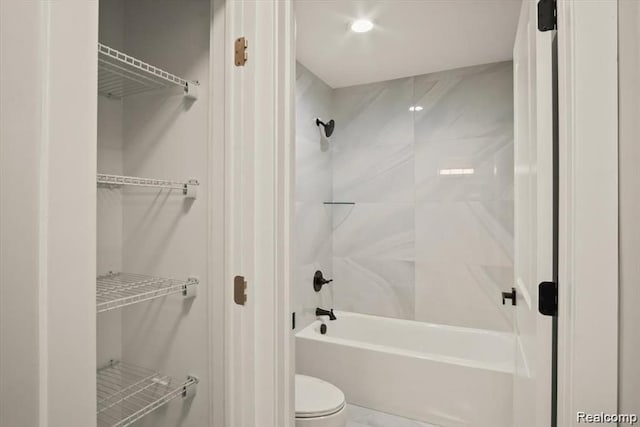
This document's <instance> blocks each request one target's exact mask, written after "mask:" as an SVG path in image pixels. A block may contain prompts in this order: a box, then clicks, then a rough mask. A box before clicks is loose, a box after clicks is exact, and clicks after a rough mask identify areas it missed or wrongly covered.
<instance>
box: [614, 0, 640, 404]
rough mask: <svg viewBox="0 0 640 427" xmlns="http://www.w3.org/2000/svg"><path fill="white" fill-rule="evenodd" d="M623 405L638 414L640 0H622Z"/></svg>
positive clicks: (621, 237) (620, 396)
mask: <svg viewBox="0 0 640 427" xmlns="http://www.w3.org/2000/svg"><path fill="white" fill-rule="evenodd" d="M618 5H619V8H618V12H619V13H618V18H619V47H618V49H619V61H620V62H619V85H620V91H619V96H620V98H619V105H620V112H619V114H620V128H619V131H620V144H619V155H620V164H619V168H620V169H619V173H620V183H619V185H620V190H619V191H620V367H619V373H620V376H619V393H620V394H619V410H620V412H623V413H636V414H640V333H639V332H638V325H640V310H638V307H639V306H640V263H638V260H639V259H640V226H638V218H640V189H639V188H638V183H640V169H639V168H638V163H640V145H639V144H638V140H639V138H640V121H638V117H640V3H638V2H634V1H620V2H619V3H618Z"/></svg>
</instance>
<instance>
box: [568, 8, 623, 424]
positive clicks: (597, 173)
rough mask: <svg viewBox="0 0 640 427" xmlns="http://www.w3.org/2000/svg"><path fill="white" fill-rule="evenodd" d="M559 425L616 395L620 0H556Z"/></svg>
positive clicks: (609, 405) (611, 404) (604, 406)
mask: <svg viewBox="0 0 640 427" xmlns="http://www.w3.org/2000/svg"><path fill="white" fill-rule="evenodd" d="M558 28H559V30H558V74H559V75H558V77H559V78H558V84H559V114H560V120H559V124H560V221H559V222H560V223H559V231H560V234H559V258H560V259H559V317H558V322H559V335H558V338H559V340H558V426H561V427H567V426H574V425H577V421H576V412H577V411H585V412H593V413H600V412H601V411H604V412H610V413H615V411H616V409H617V393H618V386H617V382H618V378H617V375H618V372H617V366H618V151H617V141H618V115H617V108H618V104H617V90H618V86H617V72H618V70H617V1H613V0H600V1H589V2H585V1H582V0H559V1H558Z"/></svg>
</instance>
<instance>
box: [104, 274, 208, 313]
mask: <svg viewBox="0 0 640 427" xmlns="http://www.w3.org/2000/svg"><path fill="white" fill-rule="evenodd" d="M199 283H200V281H199V280H198V278H196V277H189V278H188V279H187V280H175V279H165V278H162V277H153V276H145V275H142V274H132V273H109V274H105V275H102V276H98V279H97V283H96V284H97V290H96V303H97V312H98V313H104V312H106V311H111V310H115V309H118V308H122V307H127V306H129V305H132V304H137V303H140V302H144V301H150V300H153V299H157V298H162V297H165V296H167V295H177V294H180V295H182V296H183V297H184V298H193V297H195V296H196V295H197V285H198V284H199Z"/></svg>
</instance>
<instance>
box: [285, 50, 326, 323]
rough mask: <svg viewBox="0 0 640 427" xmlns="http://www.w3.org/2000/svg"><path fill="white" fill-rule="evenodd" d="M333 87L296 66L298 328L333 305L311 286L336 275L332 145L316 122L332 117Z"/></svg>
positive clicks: (295, 269)
mask: <svg viewBox="0 0 640 427" xmlns="http://www.w3.org/2000/svg"><path fill="white" fill-rule="evenodd" d="M331 95H332V89H331V88H330V87H329V86H328V85H327V84H326V83H324V82H323V81H322V80H320V79H319V78H318V77H316V76H315V75H314V74H313V73H312V72H310V71H309V70H308V69H306V68H305V67H304V66H303V65H301V64H299V63H298V64H297V67H296V190H295V220H294V236H295V241H294V272H293V275H294V301H295V304H294V309H295V311H296V313H297V314H296V320H297V321H296V329H298V330H300V329H302V328H304V327H305V326H306V325H308V324H309V323H310V322H311V321H313V320H314V319H315V308H316V307H331V306H332V305H331V304H332V302H330V301H328V300H327V299H328V298H329V295H328V293H327V292H322V293H316V292H314V290H313V274H314V272H315V271H316V270H322V271H323V273H325V276H326V277H331V275H332V256H331V253H332V238H331V237H332V217H331V214H332V212H331V208H327V207H326V206H325V205H324V203H323V202H325V201H327V200H331V199H332V192H333V186H332V171H331V150H330V146H329V143H328V141H327V140H326V138H323V137H322V135H321V133H320V132H319V130H318V127H317V126H316V125H315V123H314V121H315V118H316V117H320V118H323V119H324V118H326V117H329V115H330V111H331Z"/></svg>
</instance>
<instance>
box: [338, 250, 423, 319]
mask: <svg viewBox="0 0 640 427" xmlns="http://www.w3.org/2000/svg"><path fill="white" fill-rule="evenodd" d="M333 273H334V282H333V284H332V286H333V293H334V299H335V308H337V309H340V310H346V311H354V312H356V313H365V314H375V315H378V316H386V317H396V318H402V319H413V316H414V311H415V310H414V301H415V297H414V286H413V283H414V280H413V276H414V264H413V261H401V260H393V259H385V258H382V259H380V258H340V257H334V259H333Z"/></svg>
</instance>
